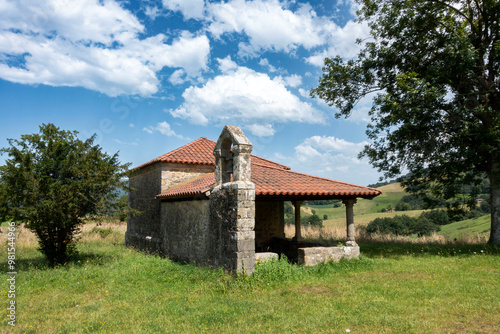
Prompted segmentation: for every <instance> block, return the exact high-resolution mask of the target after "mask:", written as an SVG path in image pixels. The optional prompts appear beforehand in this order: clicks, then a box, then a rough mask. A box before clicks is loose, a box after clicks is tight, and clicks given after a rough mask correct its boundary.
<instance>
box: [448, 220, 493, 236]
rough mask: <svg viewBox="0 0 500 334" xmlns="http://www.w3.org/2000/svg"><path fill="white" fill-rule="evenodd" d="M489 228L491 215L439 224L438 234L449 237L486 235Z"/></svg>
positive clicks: (488, 233)
mask: <svg viewBox="0 0 500 334" xmlns="http://www.w3.org/2000/svg"><path fill="white" fill-rule="evenodd" d="M490 229H491V215H486V216H482V217H479V218H474V219H467V220H462V221H459V222H456V223H451V224H448V225H444V226H441V231H440V232H439V233H438V234H441V235H444V236H446V237H448V238H450V239H461V238H463V237H464V236H471V235H472V236H482V237H488V236H489V235H490Z"/></svg>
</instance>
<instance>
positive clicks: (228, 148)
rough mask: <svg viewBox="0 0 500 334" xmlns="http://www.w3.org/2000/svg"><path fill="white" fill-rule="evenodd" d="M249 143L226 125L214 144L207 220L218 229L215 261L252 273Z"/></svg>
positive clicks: (252, 190)
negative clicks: (212, 181) (213, 175)
mask: <svg viewBox="0 0 500 334" xmlns="http://www.w3.org/2000/svg"><path fill="white" fill-rule="evenodd" d="M251 152H252V144H251V143H250V141H249V140H248V138H247V137H246V136H245V135H244V134H243V132H242V131H241V130H240V129H239V128H238V127H235V126H229V125H227V126H225V127H224V130H222V133H221V135H220V137H219V140H218V141H217V143H216V144H215V148H214V156H215V182H216V186H215V188H213V190H212V192H211V194H210V223H211V224H212V228H213V229H214V230H216V231H217V232H216V233H215V235H216V236H217V238H216V240H215V242H214V244H215V245H216V247H217V254H216V258H215V260H216V264H217V265H221V266H223V267H224V268H226V269H229V270H235V271H238V272H241V271H245V272H247V273H251V272H253V270H254V266H255V231H254V228H255V185H254V184H253V183H252V182H251V181H250V176H251V157H250V153H251Z"/></svg>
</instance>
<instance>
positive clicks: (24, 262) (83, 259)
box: [0, 252, 113, 273]
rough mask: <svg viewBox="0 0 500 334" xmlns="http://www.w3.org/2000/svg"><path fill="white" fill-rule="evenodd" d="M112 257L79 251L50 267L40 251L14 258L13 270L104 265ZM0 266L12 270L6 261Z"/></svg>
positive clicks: (7, 270) (18, 271)
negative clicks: (66, 260) (36, 253)
mask: <svg viewBox="0 0 500 334" xmlns="http://www.w3.org/2000/svg"><path fill="white" fill-rule="evenodd" d="M112 259H113V257H111V256H108V255H104V254H102V253H92V252H79V253H78V254H75V255H73V256H72V257H71V258H70V259H69V261H68V262H66V263H65V264H63V265H56V266H53V267H51V266H50V265H49V263H48V262H47V259H46V258H45V256H43V255H42V254H41V253H40V254H39V255H38V256H34V257H29V258H21V259H19V258H18V259H16V260H15V265H14V268H15V271H16V272H17V273H20V272H23V271H32V270H48V269H54V268H64V267H67V268H69V267H72V266H75V267H81V266H84V265H86V264H92V265H99V266H100V265H104V264H106V263H109V262H110V261H111V260H112ZM0 268H4V269H5V272H10V271H12V270H10V269H9V267H8V262H7V261H2V262H0Z"/></svg>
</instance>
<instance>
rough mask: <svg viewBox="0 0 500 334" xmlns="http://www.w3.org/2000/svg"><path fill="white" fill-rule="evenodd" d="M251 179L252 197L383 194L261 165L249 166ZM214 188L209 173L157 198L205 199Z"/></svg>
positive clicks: (329, 196)
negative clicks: (200, 196) (197, 197)
mask: <svg viewBox="0 0 500 334" xmlns="http://www.w3.org/2000/svg"><path fill="white" fill-rule="evenodd" d="M251 180H252V182H253V183H254V184H255V195H256V196H262V197H265V196H270V197H276V196H279V197H282V198H284V199H286V198H297V197H304V198H306V197H308V198H315V197H316V198H318V197H322V198H325V197H328V198H348V197H350V198H352V197H365V198H372V197H375V196H378V195H380V194H381V193H382V192H381V191H380V190H378V189H375V188H369V187H364V186H358V185H355V184H350V183H346V182H340V181H335V180H330V179H326V178H322V177H317V176H312V175H307V174H303V173H297V172H294V171H291V170H285V169H282V168H275V167H269V166H265V165H261V164H252V176H251ZM214 186H215V175H214V174H213V173H209V174H207V175H203V176H201V177H198V178H196V179H194V180H190V181H187V182H185V183H182V184H179V185H177V186H175V187H172V188H170V189H167V190H166V191H165V192H163V193H161V194H159V195H158V196H157V198H160V199H168V198H180V197H186V196H196V195H202V196H204V195H203V194H204V193H205V192H207V191H208V190H211V189H212V188H213V187H214Z"/></svg>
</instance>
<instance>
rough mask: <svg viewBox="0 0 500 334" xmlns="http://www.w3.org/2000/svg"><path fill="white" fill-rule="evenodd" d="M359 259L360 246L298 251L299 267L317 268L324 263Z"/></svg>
mask: <svg viewBox="0 0 500 334" xmlns="http://www.w3.org/2000/svg"><path fill="white" fill-rule="evenodd" d="M357 258H359V246H343V247H307V248H299V249H298V261H297V263H298V264H299V265H304V266H315V265H317V264H320V263H324V262H330V261H334V262H338V261H340V260H341V259H357Z"/></svg>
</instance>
